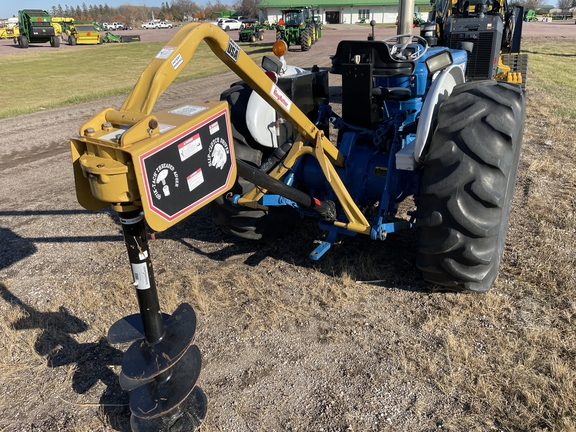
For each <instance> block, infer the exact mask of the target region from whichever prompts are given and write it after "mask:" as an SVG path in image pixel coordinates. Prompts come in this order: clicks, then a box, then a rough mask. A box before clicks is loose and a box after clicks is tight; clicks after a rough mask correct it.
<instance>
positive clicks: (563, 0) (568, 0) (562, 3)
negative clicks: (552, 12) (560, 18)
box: [558, 0, 575, 14]
mask: <svg viewBox="0 0 576 432" xmlns="http://www.w3.org/2000/svg"><path fill="white" fill-rule="evenodd" d="M574 1H575V0H558V9H561V10H562V13H563V14H565V13H567V12H568V9H570V8H571V7H573V5H574Z"/></svg>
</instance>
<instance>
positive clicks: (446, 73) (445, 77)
mask: <svg viewBox="0 0 576 432" xmlns="http://www.w3.org/2000/svg"><path fill="white" fill-rule="evenodd" d="M465 81H466V79H465V78H464V72H463V70H462V68H461V67H460V66H459V65H452V66H450V67H448V68H446V69H444V70H443V71H442V72H440V74H439V75H438V76H437V77H436V79H435V80H434V81H433V82H432V85H431V86H430V89H429V90H428V94H427V96H426V100H425V101H424V104H423V105H422V110H421V111H420V120H419V121H418V127H417V129H416V139H415V140H414V161H415V162H416V163H418V164H420V163H422V160H423V154H422V153H423V152H424V148H425V147H426V144H427V143H428V142H429V141H430V139H431V137H432V133H433V132H434V131H433V130H431V129H432V127H433V125H434V124H435V120H436V118H437V116H438V108H439V107H440V105H441V103H442V102H443V101H445V100H446V99H448V96H450V94H451V93H452V90H453V89H454V87H455V86H456V85H458V84H462V83H464V82H465Z"/></svg>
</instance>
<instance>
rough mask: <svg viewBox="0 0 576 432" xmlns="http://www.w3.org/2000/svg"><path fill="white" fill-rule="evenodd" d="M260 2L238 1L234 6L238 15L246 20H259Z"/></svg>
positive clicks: (256, 0) (253, 0) (251, 0)
mask: <svg viewBox="0 0 576 432" xmlns="http://www.w3.org/2000/svg"><path fill="white" fill-rule="evenodd" d="M258 3H259V2H258V0H237V1H236V3H235V4H234V6H235V7H236V10H237V11H238V14H239V15H241V16H243V17H246V18H258V16H259V15H260V13H259V12H260V11H259V10H258Z"/></svg>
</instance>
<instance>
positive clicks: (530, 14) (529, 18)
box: [524, 9, 538, 22]
mask: <svg viewBox="0 0 576 432" xmlns="http://www.w3.org/2000/svg"><path fill="white" fill-rule="evenodd" d="M524 21H526V22H538V15H537V14H536V11H535V10H533V9H528V10H527V11H526V13H525V14H524Z"/></svg>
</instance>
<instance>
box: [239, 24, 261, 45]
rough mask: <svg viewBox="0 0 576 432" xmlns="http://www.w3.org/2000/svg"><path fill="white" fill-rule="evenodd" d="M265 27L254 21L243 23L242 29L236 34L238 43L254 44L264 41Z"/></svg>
mask: <svg viewBox="0 0 576 432" xmlns="http://www.w3.org/2000/svg"><path fill="white" fill-rule="evenodd" d="M265 29H266V27H265V26H264V25H263V24H260V22H259V21H258V20H256V19H254V20H246V21H244V28H243V29H241V30H240V32H239V33H238V41H239V42H256V41H262V40H264V30H265Z"/></svg>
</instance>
